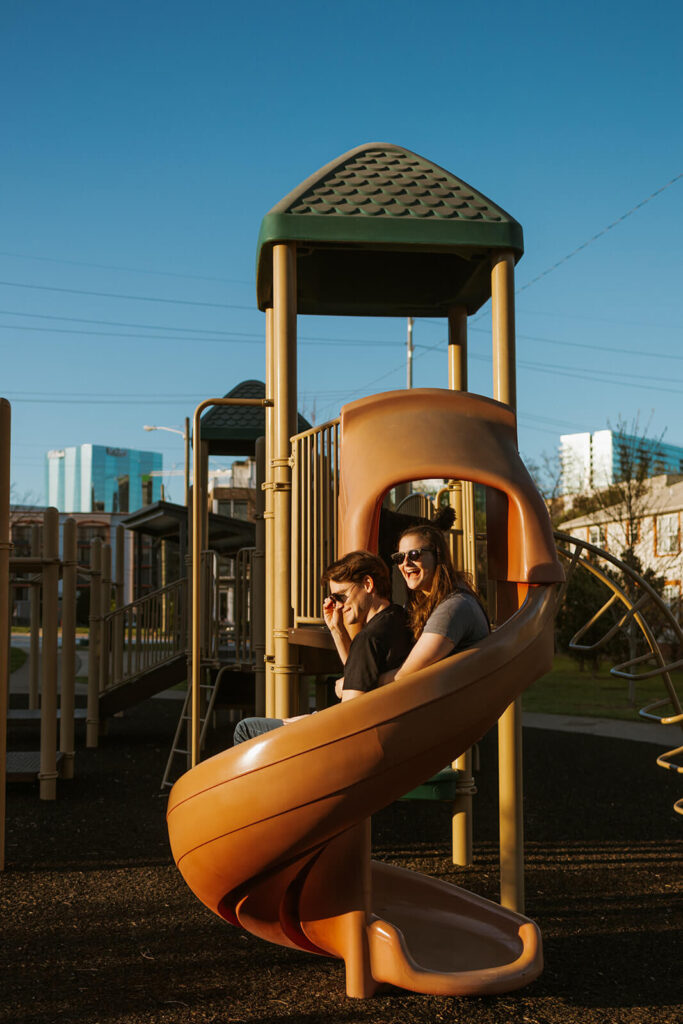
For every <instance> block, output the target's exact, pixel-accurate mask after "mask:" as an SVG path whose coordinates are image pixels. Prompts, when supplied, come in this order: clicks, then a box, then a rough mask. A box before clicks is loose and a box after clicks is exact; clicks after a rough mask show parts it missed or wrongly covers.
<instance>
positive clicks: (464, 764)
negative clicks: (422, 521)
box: [448, 306, 476, 866]
mask: <svg viewBox="0 0 683 1024" xmlns="http://www.w3.org/2000/svg"><path fill="white" fill-rule="evenodd" d="M448 387H449V389H450V390H451V391H467V310H466V308H465V307H464V306H454V307H453V308H452V309H450V310H449V312H448ZM451 485H452V487H453V490H452V492H451V494H452V498H451V501H452V504H453V507H454V509H455V516H456V529H457V531H458V534H457V535H458V541H459V543H458V549H457V552H456V565H457V566H458V567H459V568H461V569H467V570H468V571H469V566H468V565H467V564H466V563H467V561H468V559H467V554H466V553H467V552H468V551H469V543H468V542H469V540H470V538H469V537H468V530H469V529H471V527H472V523H471V517H470V516H469V515H468V512H469V509H468V508H467V505H468V503H471V502H472V488H471V487H468V486H467V485H466V484H463V483H462V482H461V481H451ZM453 767H454V768H456V769H457V770H458V772H459V773H460V777H459V781H458V793H457V797H456V800H455V805H454V807H453V818H452V832H453V863H454V864H460V865H463V866H465V865H467V864H471V863H472V798H473V796H474V794H475V793H476V787H475V785H474V778H473V776H472V751H471V750H467V751H465V753H464V754H461V756H460V757H459V758H458V759H457V760H456V761H455V762H454V763H453Z"/></svg>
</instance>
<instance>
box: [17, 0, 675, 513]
mask: <svg viewBox="0 0 683 1024" xmlns="http://www.w3.org/2000/svg"><path fill="white" fill-rule="evenodd" d="M682 10H683V9H682V8H681V7H680V5H676V4H673V3H671V2H668V3H664V2H660V0H653V2H651V3H649V4H648V5H647V7H644V6H643V5H642V4H636V3H634V2H630V0H626V2H624V3H622V4H621V5H615V4H613V3H606V2H601V0H597V2H594V3H591V4H588V3H582V2H577V3H574V4H572V5H560V4H559V3H548V2H547V0H546V2H541V0H532V2H524V0H520V2H517V3H515V4H510V3H509V2H507V3H504V2H497V0H496V2H489V3H487V2H482V3H480V4H478V5H472V4H462V3H459V2H450V3H445V2H444V3H434V2H431V0H426V2H422V3H420V4H414V3H408V2H404V0H393V2H391V3H389V2H371V0H368V2H365V3H357V2H354V0H352V2H347V3H345V4H344V5H322V4H314V3H309V2H298V3H297V2H296V0H295V2H293V3H290V4H288V5H284V4H281V3H272V2H269V0H266V2H262V3H260V4H258V5H255V4H252V5H247V4H236V3H232V2H223V3H220V2H206V0H195V2H194V3H192V4H189V3H179V2H176V0H117V2H116V3H112V2H104V0H59V2H48V0H4V3H3V5H2V9H1V10H0V95H2V97H3V102H2V105H1V107H0V117H1V121H2V123H1V125H0V138H2V152H3V155H2V161H1V163H0V168H1V171H0V173H1V175H2V187H1V188H0V224H1V225H2V232H1V234H0V282H2V283H0V345H1V346H2V375H1V377H0V394H2V395H4V396H6V397H7V398H8V399H9V400H10V401H11V402H12V407H13V467H12V483H13V498H14V500H17V501H21V500H29V501H34V502H40V501H42V500H44V498H45V495H44V485H43V466H44V453H45V451H46V450H47V449H49V448H55V447H62V446H65V445H70V444H79V443H82V442H86V441H90V442H93V443H97V444H108V445H114V446H117V447H132V448H153V449H155V450H158V451H162V452H163V454H164V465H165V467H167V468H171V467H172V466H173V465H176V466H177V467H178V468H179V469H180V468H181V467H182V462H183V446H182V441H181V439H180V438H179V437H174V436H173V435H172V434H164V433H162V432H157V433H155V434H148V433H145V432H144V431H143V430H142V427H143V425H144V424H146V423H155V424H161V425H165V426H172V427H181V426H182V424H183V422H184V418H185V416H188V415H191V414H192V411H193V409H194V407H195V405H196V404H197V403H198V402H199V401H201V400H202V399H203V398H206V397H209V396H212V395H217V394H218V395H220V394H224V393H225V392H226V391H228V390H230V388H232V387H233V386H234V385H235V384H236V383H238V382H239V381H240V380H243V379H245V378H250V377H257V378H261V379H263V376H264V351H263V342H262V337H263V326H264V325H263V315H262V314H261V313H259V312H258V310H257V309H256V303H255V289H254V256H255V247H256V238H257V234H258V228H259V224H260V222H261V219H262V217H263V216H264V214H265V213H267V211H268V210H269V209H270V208H271V207H272V206H273V205H274V204H275V203H276V202H277V201H278V200H279V199H280V198H281V197H282V196H284V195H285V194H286V193H287V192H289V191H290V189H292V188H293V187H294V186H296V185H297V184H298V183H299V182H300V181H302V180H303V179H304V178H305V177H307V176H308V175H309V174H311V173H313V172H314V171H315V170H317V169H318V168H319V167H321V166H322V165H323V164H325V163H326V162H327V161H329V160H331V159H332V158H334V157H335V156H338V155H340V154H341V153H343V152H345V151H346V150H348V149H350V148H352V147H353V146H356V145H358V144H360V143H363V142H370V141H383V142H393V143H397V144H399V145H402V146H405V147H407V148H409V149H412V150H414V151H416V152H418V153H420V154H421V155H423V156H426V157H428V158H429V159H431V160H433V161H434V162H436V163H438V164H441V165H442V166H444V167H446V168H447V169H448V170H450V171H452V172H453V173H454V174H456V175H458V176H459V177H461V178H463V179H464V180H465V181H468V182H469V183H470V184H472V185H474V186H475V187H476V188H478V189H479V190H480V191H482V192H484V193H485V194H486V195H488V196H489V197H490V198H492V199H493V200H494V201H495V202H497V203H498V204H499V205H501V206H503V207H504V208H505V209H506V210H508V211H509V212H510V213H511V214H512V215H513V216H514V217H516V218H517V220H519V221H520V222H521V224H522V226H523V228H524V235H525V249H526V252H525V256H524V258H523V259H522V261H521V262H520V263H519V264H518V267H517V286H518V288H519V294H518V299H517V332H518V359H519V371H518V402H519V421H520V431H519V433H520V449H521V451H522V453H523V454H524V455H525V457H527V458H528V459H530V460H538V459H539V458H540V455H541V453H542V452H544V451H547V452H552V451H553V450H554V449H555V448H556V446H557V443H558V440H559V435H560V434H561V433H565V432H569V431H572V430H596V429H601V428H603V427H605V426H607V425H608V423H611V424H615V423H616V421H617V419H618V418H619V417H620V416H621V417H623V418H624V419H626V420H628V421H630V420H632V419H633V418H634V417H635V415H636V414H637V413H638V412H639V413H640V418H641V423H649V430H650V433H652V434H660V433H662V432H663V431H666V435H665V436H666V440H667V441H669V442H671V443H677V444H683V417H682V415H681V400H680V395H681V393H682V388H681V384H682V382H683V347H682V346H681V344H680V341H681V335H682V333H683V298H682V296H683V287H682V285H681V281H682V280H683V273H682V271H683V267H682V262H683V260H682V258H681V238H682V237H683V178H680V179H679V180H678V181H675V182H674V183H673V184H671V185H669V187H667V188H664V190H663V191H662V192H661V193H660V194H658V195H656V196H655V197H654V198H652V199H650V200H649V201H647V202H645V203H644V205H643V206H642V207H640V208H639V209H636V210H635V212H633V213H630V211H632V210H634V208H635V207H637V206H638V204H640V203H643V202H644V201H645V200H648V199H649V197H650V196H652V195H653V193H655V192H656V191H657V190H658V189H661V188H663V187H664V186H666V185H667V184H668V183H669V182H672V181H673V179H675V178H676V177H677V175H679V174H681V173H682V172H683V133H682V131H681V124H683V116H682V114H683V111H682V109H681V108H682V105H683V103H682V97H683V71H682V68H683V54H682V52H681V51H682V48H683V46H682V43H681V40H682V39H683V13H682ZM625 214H630V215H629V216H627V217H625V219H623V220H620V218H622V217H623V216H624V215H625ZM615 222H618V223H616V224H615ZM612 224H615V226H614V227H612V228H611V229H610V230H609V231H607V232H605V233H604V234H601V235H600V237H598V238H597V239H595V240H594V241H592V242H591V243H590V244H589V245H588V246H586V248H584V249H581V250H580V251H579V252H578V253H576V255H574V256H572V258H571V259H569V260H566V261H565V262H562V263H560V265H559V266H558V267H557V268H556V269H554V270H552V272H551V273H547V274H546V273H544V272H545V271H547V270H549V268H551V267H553V266H554V265H555V264H556V263H558V262H559V261H561V260H562V259H563V258H564V257H565V256H567V255H569V254H570V253H573V252H574V250H576V249H577V248H578V247H579V246H582V245H583V244H584V243H586V242H588V241H589V240H590V239H593V238H594V236H595V235H598V234H599V233H600V232H602V231H603V230H604V229H605V228H607V227H608V226H609V225H612ZM539 275H544V276H542V277H540V278H539V280H536V278H538V277H539ZM93 293H98V294H93ZM105 293H106V294H105ZM489 332H490V312H489V309H488V307H486V309H485V310H484V312H483V315H481V314H479V315H478V316H477V318H476V322H471V326H470V353H471V363H470V389H471V390H473V391H478V392H480V393H482V394H491V364H490V333H489ZM299 334H300V340H301V344H300V350H299V406H300V409H301V411H302V412H304V414H306V415H308V416H309V417H311V416H312V415H315V417H316V419H317V421H318V422H320V421H322V420H324V419H329V418H332V417H334V416H336V415H337V414H338V411H339V406H340V405H341V404H342V403H344V402H346V401H350V400H352V399H353V398H357V397H360V396H361V395H363V394H368V393H372V392H374V391H377V390H385V389H390V388H394V387H403V386H404V384H405V354H404V344H405V321H401V320H376V319H357V318H353V319H351V318H349V319H346V320H340V319H333V318H312V317H305V318H303V317H302V318H300V319H299ZM338 339H345V340H344V341H341V342H340V341H339V340H338ZM444 339H445V325H444V324H441V323H439V322H429V321H422V320H418V321H416V325H415V334H414V340H415V344H416V346H418V347H417V348H416V354H415V362H414V383H415V385H416V386H430V387H432V386H437V387H438V386H445V385H446V346H445V343H444ZM166 483H167V494H170V496H171V498H173V499H175V500H182V478H181V477H180V476H178V477H169V478H168V479H167V481H166Z"/></svg>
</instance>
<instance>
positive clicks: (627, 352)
mask: <svg viewBox="0 0 683 1024" xmlns="http://www.w3.org/2000/svg"><path fill="white" fill-rule="evenodd" d="M441 327H442V328H443V324H442V325H441ZM469 329H470V331H473V332H475V331H476V332H477V333H478V334H489V331H488V330H487V329H486V328H485V327H473V326H470V328H469ZM516 337H517V339H518V340H522V339H523V340H525V341H540V342H543V344H545V345H561V346H565V347H567V348H587V349H590V350H591V352H613V353H616V355H620V356H636V357H645V358H648V359H649V358H653V359H683V355H677V354H674V353H671V352H652V351H650V350H647V351H646V350H645V349H633V348H615V347H614V346H612V345H592V344H590V343H589V342H584V341H560V340H559V338H546V337H541V336H539V335H535V334H521V333H517V335H516ZM445 344H446V339H445V338H442V339H441V340H440V341H438V342H437V343H436V344H435V345H420V344H416V345H415V348H420V349H422V350H423V351H424V352H434V351H435V350H436V349H438V348H441V347H442V346H443V345H445ZM473 358H474V357H473Z"/></svg>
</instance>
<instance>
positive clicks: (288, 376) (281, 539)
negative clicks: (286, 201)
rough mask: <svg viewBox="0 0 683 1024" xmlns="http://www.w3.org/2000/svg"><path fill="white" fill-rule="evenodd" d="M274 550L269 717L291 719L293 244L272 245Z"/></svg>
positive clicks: (295, 681) (295, 687)
mask: <svg viewBox="0 0 683 1024" xmlns="http://www.w3.org/2000/svg"><path fill="white" fill-rule="evenodd" d="M273 341H274V345H273V369H274V382H273V383H274V395H273V400H274V450H273V459H272V466H273V506H272V507H273V514H274V517H275V519H274V526H275V531H274V551H273V565H272V571H271V568H270V567H269V568H268V570H267V572H268V577H269V579H270V580H272V583H271V585H272V587H273V641H274V653H275V662H274V669H273V671H274V676H275V717H276V718H287V717H288V716H289V715H292V714H296V712H297V710H298V708H297V706H296V704H297V697H296V694H297V690H298V678H297V677H298V672H299V666H298V664H297V663H296V662H295V661H294V659H293V653H292V650H291V647H290V644H289V627H290V625H291V558H290V550H291V511H292V470H291V466H290V462H289V457H290V438H291V437H292V436H293V435H294V434H295V433H296V244H295V243H294V242H287V243H280V244H277V245H274V246H273Z"/></svg>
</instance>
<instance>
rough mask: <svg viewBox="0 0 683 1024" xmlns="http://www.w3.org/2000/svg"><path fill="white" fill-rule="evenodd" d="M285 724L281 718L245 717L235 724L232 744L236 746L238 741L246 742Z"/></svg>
mask: <svg viewBox="0 0 683 1024" xmlns="http://www.w3.org/2000/svg"><path fill="white" fill-rule="evenodd" d="M283 724H284V723H283V721H282V719H281V718H243V719H242V720H241V721H240V722H238V723H237V725H236V726H235V734H234V736H233V738H232V745H233V747H236V746H237V744H238V743H245V742H246V741H247V740H253V739H254V737H256V736H263V734H264V733H266V732H271V731H272V730H273V729H279V728H280V726H281V725H283Z"/></svg>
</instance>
